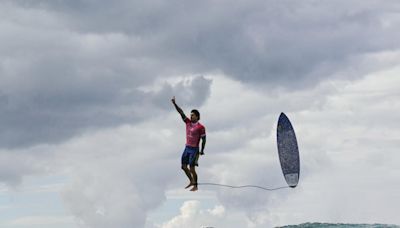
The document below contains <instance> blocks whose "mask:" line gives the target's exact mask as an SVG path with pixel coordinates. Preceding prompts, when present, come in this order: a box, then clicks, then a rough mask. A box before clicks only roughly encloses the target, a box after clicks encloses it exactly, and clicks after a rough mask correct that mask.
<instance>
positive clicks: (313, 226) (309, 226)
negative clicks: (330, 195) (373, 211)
mask: <svg viewBox="0 0 400 228" xmlns="http://www.w3.org/2000/svg"><path fill="white" fill-rule="evenodd" d="M280 228H400V226H398V225H386V224H344V223H337V224H333V223H303V224H300V225H290V226H281V227H280Z"/></svg>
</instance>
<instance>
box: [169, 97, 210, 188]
mask: <svg viewBox="0 0 400 228" xmlns="http://www.w3.org/2000/svg"><path fill="white" fill-rule="evenodd" d="M171 101H172V104H173V105H174V106H175V109H176V111H178V113H179V114H180V115H181V117H182V120H183V121H184V122H185V124H186V145H185V150H184V151H183V153H182V159H181V164H182V166H181V168H182V169H183V171H184V172H185V174H186V176H187V177H188V178H189V181H190V183H189V185H188V186H186V187H185V188H189V187H192V186H193V187H192V188H191V189H190V191H197V189H198V188H197V173H196V166H198V162H197V161H198V159H199V155H204V147H205V145H206V129H205V127H204V126H203V125H202V124H201V123H200V122H199V120H200V113H199V111H198V110H196V109H193V110H192V111H191V112H190V118H188V117H187V116H186V115H185V113H184V112H183V111H182V109H181V108H180V107H179V106H178V105H177V104H176V102H175V96H174V97H172V99H171ZM200 139H201V141H202V143H201V150H199V144H200Z"/></svg>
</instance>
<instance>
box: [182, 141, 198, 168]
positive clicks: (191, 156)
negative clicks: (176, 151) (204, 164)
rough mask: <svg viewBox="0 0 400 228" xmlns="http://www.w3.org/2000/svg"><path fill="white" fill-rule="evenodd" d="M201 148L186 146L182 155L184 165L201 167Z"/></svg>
mask: <svg viewBox="0 0 400 228" xmlns="http://www.w3.org/2000/svg"><path fill="white" fill-rule="evenodd" d="M198 159H199V148H198V147H191V146H186V147H185V150H184V151H183V153H182V165H190V166H199V164H198V163H197V161H198Z"/></svg>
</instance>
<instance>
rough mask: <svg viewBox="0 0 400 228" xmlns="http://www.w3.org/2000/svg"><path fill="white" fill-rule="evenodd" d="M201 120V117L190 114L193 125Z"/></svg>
mask: <svg viewBox="0 0 400 228" xmlns="http://www.w3.org/2000/svg"><path fill="white" fill-rule="evenodd" d="M198 120H199V117H197V116H196V114H194V113H193V112H191V113H190V121H192V122H193V123H195V122H197V121H198Z"/></svg>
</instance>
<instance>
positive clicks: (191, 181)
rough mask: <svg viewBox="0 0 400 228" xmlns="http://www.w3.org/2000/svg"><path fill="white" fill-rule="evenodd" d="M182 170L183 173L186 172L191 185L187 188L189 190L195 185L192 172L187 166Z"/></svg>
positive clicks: (183, 166)
mask: <svg viewBox="0 0 400 228" xmlns="http://www.w3.org/2000/svg"><path fill="white" fill-rule="evenodd" d="M181 168H182V169H183V171H185V174H186V176H187V177H188V178H189V181H190V183H189V185H188V186H186V187H185V188H189V187H190V186H192V185H193V183H194V181H193V180H192V174H191V173H190V171H189V169H188V167H187V165H182V167H181Z"/></svg>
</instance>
